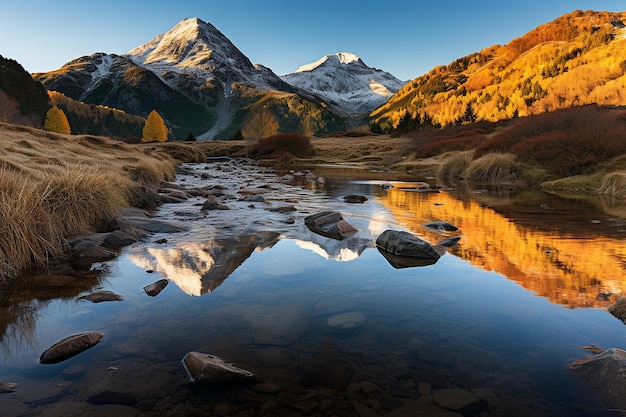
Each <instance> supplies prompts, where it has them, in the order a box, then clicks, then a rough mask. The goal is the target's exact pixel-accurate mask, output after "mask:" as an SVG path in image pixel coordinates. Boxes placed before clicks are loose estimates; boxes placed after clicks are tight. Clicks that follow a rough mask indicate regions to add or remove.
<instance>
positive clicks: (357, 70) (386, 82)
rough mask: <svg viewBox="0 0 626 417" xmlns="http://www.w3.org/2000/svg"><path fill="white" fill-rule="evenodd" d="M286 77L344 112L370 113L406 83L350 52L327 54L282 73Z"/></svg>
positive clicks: (284, 78)
mask: <svg viewBox="0 0 626 417" xmlns="http://www.w3.org/2000/svg"><path fill="white" fill-rule="evenodd" d="M281 78H282V79H283V80H284V81H286V82H288V83H289V84H291V85H293V86H294V87H298V88H300V89H302V90H306V91H309V92H311V93H313V94H315V95H317V96H318V97H320V98H322V100H324V102H325V103H327V104H328V105H329V106H332V108H334V109H336V110H337V111H339V112H341V113H344V114H357V115H358V114H363V113H365V114H367V113H370V112H372V111H373V110H375V109H376V108H378V107H380V106H381V105H382V104H383V103H385V102H386V101H387V100H388V99H389V97H391V96H392V95H393V93H395V92H396V91H398V90H399V89H400V88H402V86H403V85H404V82H403V81H400V80H399V79H397V78H396V77H394V76H393V75H391V74H389V73H388V72H385V71H382V70H379V69H376V68H370V67H368V66H367V65H365V63H364V62H363V60H361V58H360V57H359V56H357V55H355V54H353V53H350V52H340V53H337V54H333V55H326V56H324V57H322V58H320V59H319V60H317V61H315V62H313V63H311V64H308V65H303V66H301V67H300V68H298V69H297V70H296V72H294V73H291V74H287V75H283V76H282V77H281Z"/></svg>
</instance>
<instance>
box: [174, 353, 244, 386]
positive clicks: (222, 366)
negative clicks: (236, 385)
mask: <svg viewBox="0 0 626 417" xmlns="http://www.w3.org/2000/svg"><path fill="white" fill-rule="evenodd" d="M182 362H183V366H184V367H185V370H186V371H187V374H189V377H190V378H191V380H192V381H194V382H224V381H236V380H238V379H247V378H252V377H254V374H253V373H252V372H250V371H246V370H245V369H241V368H238V367H236V366H235V365H233V364H230V363H226V362H224V361H223V360H222V359H220V358H218V357H217V356H214V355H209V354H207V353H201V352H189V353H187V354H186V355H185V357H184V358H183V361H182Z"/></svg>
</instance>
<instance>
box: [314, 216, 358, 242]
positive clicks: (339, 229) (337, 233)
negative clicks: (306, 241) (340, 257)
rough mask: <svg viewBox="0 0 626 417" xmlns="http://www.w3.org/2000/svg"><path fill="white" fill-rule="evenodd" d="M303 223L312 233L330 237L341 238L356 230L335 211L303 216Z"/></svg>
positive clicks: (350, 234)
mask: <svg viewBox="0 0 626 417" xmlns="http://www.w3.org/2000/svg"><path fill="white" fill-rule="evenodd" d="M304 224H305V225H306V227H308V228H309V230H311V231H312V232H314V233H317V234H318V235H322V236H325V237H329V238H331V239H337V240H343V239H345V238H348V237H350V236H352V235H354V234H355V233H356V232H358V230H357V229H355V228H354V227H353V226H352V225H351V224H349V223H348V222H347V221H345V220H344V219H343V216H342V215H341V213H339V212H336V211H323V212H321V213H317V214H312V215H310V216H307V217H305V218H304Z"/></svg>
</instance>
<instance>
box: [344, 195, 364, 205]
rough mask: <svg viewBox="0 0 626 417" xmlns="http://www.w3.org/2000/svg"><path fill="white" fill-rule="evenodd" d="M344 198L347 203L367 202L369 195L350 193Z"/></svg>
mask: <svg viewBox="0 0 626 417" xmlns="http://www.w3.org/2000/svg"><path fill="white" fill-rule="evenodd" d="M343 200H344V201H345V202H346V203H352V204H362V203H365V202H366V201H367V197H365V196H364V195H356V194H350V195H346V196H344V197H343Z"/></svg>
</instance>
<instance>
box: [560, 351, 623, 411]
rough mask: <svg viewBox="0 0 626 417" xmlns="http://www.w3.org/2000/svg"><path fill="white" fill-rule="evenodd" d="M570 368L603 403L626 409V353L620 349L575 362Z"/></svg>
mask: <svg viewBox="0 0 626 417" xmlns="http://www.w3.org/2000/svg"><path fill="white" fill-rule="evenodd" d="M569 368H570V369H571V370H572V372H574V373H575V374H576V375H578V376H579V377H580V378H581V379H582V380H583V381H585V382H586V383H587V385H589V386H590V387H591V389H593V391H594V392H595V393H596V395H597V396H598V397H599V398H600V399H601V400H603V401H606V402H607V403H609V404H611V405H612V406H614V407H615V408H619V409H624V408H626V384H624V375H625V374H626V351H624V350H622V349H618V348H612V349H607V350H605V351H604V352H602V353H599V354H597V355H593V356H590V357H588V358H584V359H579V360H577V361H574V362H573V363H572V364H571V365H570V366H569Z"/></svg>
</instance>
